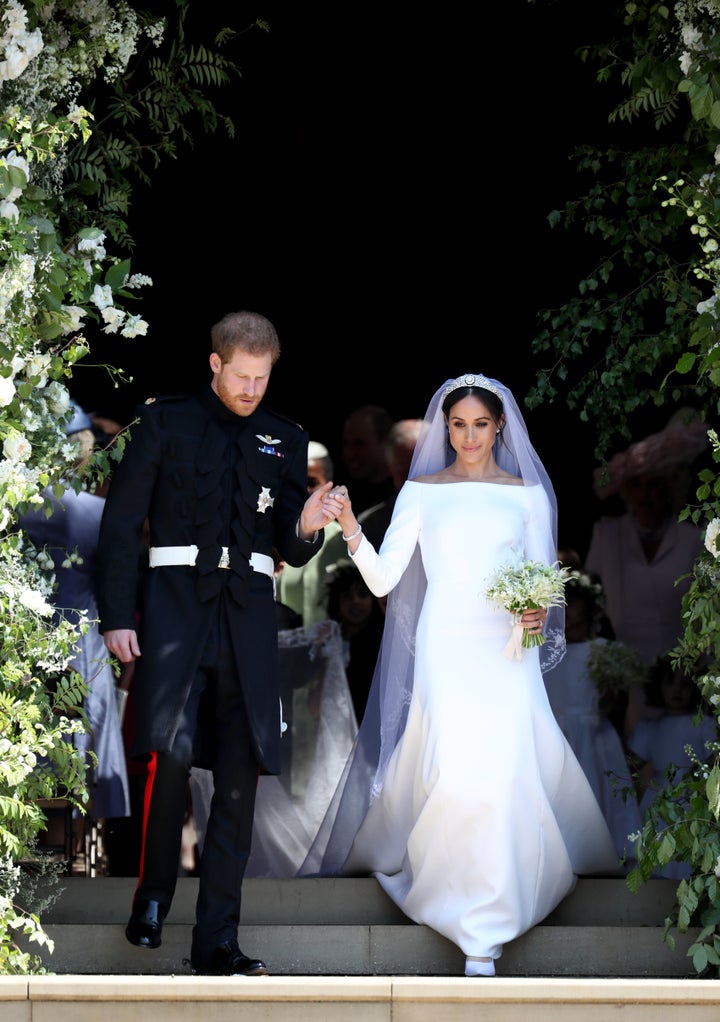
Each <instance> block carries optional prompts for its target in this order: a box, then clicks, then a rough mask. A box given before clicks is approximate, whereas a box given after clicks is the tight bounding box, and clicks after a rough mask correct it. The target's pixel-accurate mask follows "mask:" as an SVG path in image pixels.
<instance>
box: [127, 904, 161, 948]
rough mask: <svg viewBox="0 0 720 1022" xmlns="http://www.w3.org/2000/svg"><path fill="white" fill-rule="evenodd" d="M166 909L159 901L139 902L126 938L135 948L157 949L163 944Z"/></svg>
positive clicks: (128, 925)
mask: <svg viewBox="0 0 720 1022" xmlns="http://www.w3.org/2000/svg"><path fill="white" fill-rule="evenodd" d="M165 915H166V909H165V906H164V905H161V904H160V902H159V901H139V902H138V903H137V905H135V906H134V907H133V912H132V915H131V916H130V919H129V920H128V924H127V926H126V927H125V936H126V937H127V939H128V940H129V941H130V943H131V944H134V945H135V947H145V948H150V949H153V950H154V949H155V948H158V947H160V945H161V944H162V924H163V920H164V919H165Z"/></svg>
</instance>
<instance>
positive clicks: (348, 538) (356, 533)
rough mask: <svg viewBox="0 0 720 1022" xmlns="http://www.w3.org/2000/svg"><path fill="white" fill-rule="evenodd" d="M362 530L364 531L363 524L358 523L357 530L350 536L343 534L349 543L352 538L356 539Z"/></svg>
mask: <svg viewBox="0 0 720 1022" xmlns="http://www.w3.org/2000/svg"><path fill="white" fill-rule="evenodd" d="M361 532H362V525H358V527H357V529H356V530H355V532H353V533H352V534H351V535H350V536H343V539H344V540H345V542H346V543H349V542H350V540H351V539H355V537H356V536H359V535H360V533H361Z"/></svg>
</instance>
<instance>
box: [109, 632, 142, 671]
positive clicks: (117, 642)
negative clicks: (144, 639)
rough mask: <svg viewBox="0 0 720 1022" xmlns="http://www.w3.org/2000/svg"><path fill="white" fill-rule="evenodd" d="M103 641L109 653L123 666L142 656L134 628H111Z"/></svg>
mask: <svg viewBox="0 0 720 1022" xmlns="http://www.w3.org/2000/svg"><path fill="white" fill-rule="evenodd" d="M103 640H104V642H105V645H106V646H107V648H108V649H109V651H110V652H111V653H112V654H113V656H116V657H117V658H118V660H119V661H120V663H121V664H129V663H132V661H133V660H134V659H135V658H136V657H139V656H140V647H139V646H138V640H137V632H136V631H135V630H134V629H132V628H111V629H110V631H109V632H105V634H104V635H103Z"/></svg>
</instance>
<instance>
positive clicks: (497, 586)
mask: <svg viewBox="0 0 720 1022" xmlns="http://www.w3.org/2000/svg"><path fill="white" fill-rule="evenodd" d="M568 572H569V569H568V568H560V567H558V566H557V564H554V565H550V564H544V563H543V562H542V561H530V560H525V561H519V562H518V563H515V564H508V565H505V566H504V567H502V568H500V569H499V570H498V571H497V572H496V573H495V574H494V575H493V576H492V578H491V579H490V584H489V585H488V588H487V591H486V596H487V598H488V600H490V601H492V603H496V604H497V605H498V606H500V607H502V608H504V609H505V610H508V611H510V613H511V614H513V615H514V616H515V618H516V621H515V625H516V626H517V625H519V618H520V617H521V616H522V614H523V611H525V610H537V609H538V608H539V607H543V608H544V609H545V610H547V609H548V608H550V607H560V606H562V604H564V603H565V581H566V579H567V577H568ZM544 642H545V636H544V635H542V634H539V635H532V634H531V633H530V632H528V630H527V628H523V629H522V640H521V646H522V648H524V649H532V647H533V646H542V644H543V643H544ZM511 646H512V640H511V643H509V644H508V647H511ZM508 647H506V653H507V654H508V655H509V656H511V657H513V658H516V656H517V654H516V653H515V652H514V651H513V650H509V648H508Z"/></svg>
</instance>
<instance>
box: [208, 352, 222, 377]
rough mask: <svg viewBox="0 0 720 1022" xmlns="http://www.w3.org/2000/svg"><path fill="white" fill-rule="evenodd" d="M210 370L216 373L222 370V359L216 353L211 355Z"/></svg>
mask: <svg viewBox="0 0 720 1022" xmlns="http://www.w3.org/2000/svg"><path fill="white" fill-rule="evenodd" d="M210 368H211V369H212V371H213V372H214V373H219V372H220V370H221V369H222V359H221V358H220V356H219V355H218V353H217V352H216V351H213V352H212V353H211V354H210Z"/></svg>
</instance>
